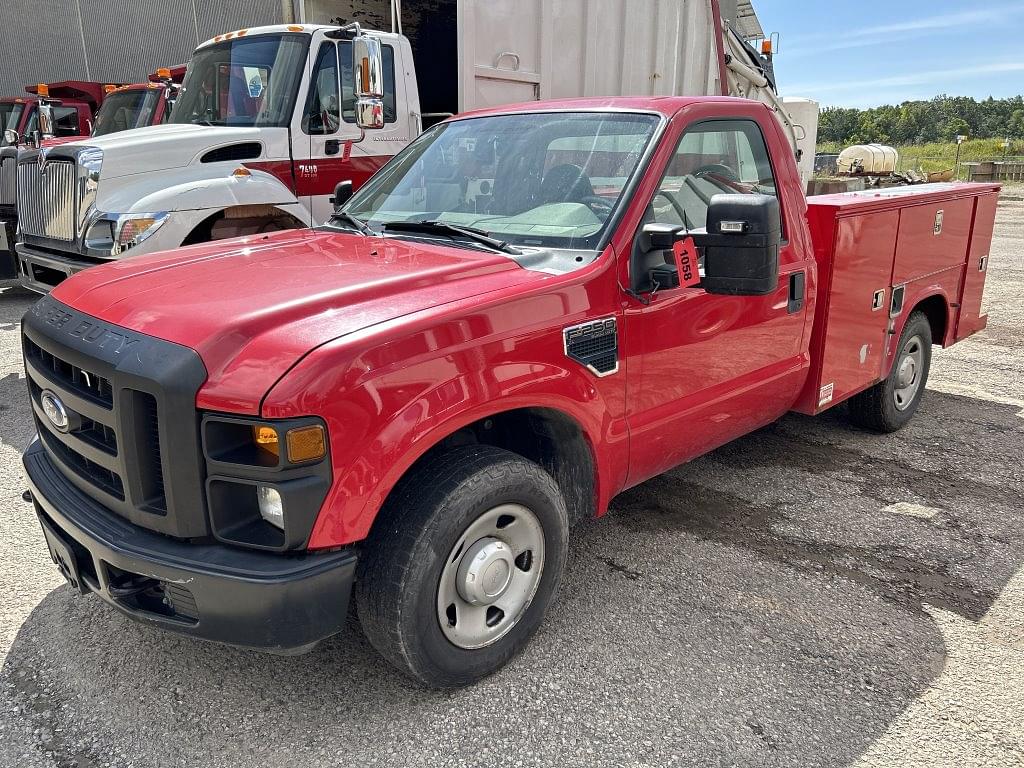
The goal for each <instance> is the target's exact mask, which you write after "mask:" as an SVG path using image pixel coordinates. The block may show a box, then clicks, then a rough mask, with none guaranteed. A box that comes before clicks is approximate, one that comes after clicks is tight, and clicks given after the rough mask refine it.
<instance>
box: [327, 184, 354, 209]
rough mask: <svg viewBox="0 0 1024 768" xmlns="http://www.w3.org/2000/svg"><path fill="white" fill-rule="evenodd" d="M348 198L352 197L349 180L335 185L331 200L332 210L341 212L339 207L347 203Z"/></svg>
mask: <svg viewBox="0 0 1024 768" xmlns="http://www.w3.org/2000/svg"><path fill="white" fill-rule="evenodd" d="M350 197H352V181H351V179H345V181H339V182H338V183H337V184H335V185H334V197H332V198H331V204H332V205H333V206H334V210H336V211H338V210H341V207H342V206H343V205H345V203H347V202H348V199H349V198H350Z"/></svg>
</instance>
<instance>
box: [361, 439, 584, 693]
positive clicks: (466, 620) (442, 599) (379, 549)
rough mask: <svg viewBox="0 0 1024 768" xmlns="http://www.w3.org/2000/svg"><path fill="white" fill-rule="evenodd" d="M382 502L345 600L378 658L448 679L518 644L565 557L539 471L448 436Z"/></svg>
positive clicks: (470, 677) (552, 501) (557, 499)
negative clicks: (352, 603)
mask: <svg viewBox="0 0 1024 768" xmlns="http://www.w3.org/2000/svg"><path fill="white" fill-rule="evenodd" d="M381 514H382V515H384V516H385V517H384V518H383V519H382V520H381V521H380V522H379V523H378V524H377V525H376V526H375V529H374V533H373V534H372V535H371V537H370V539H369V540H368V542H367V547H366V551H365V553H364V556H363V557H362V559H361V563H360V573H359V575H358V578H357V582H356V606H357V610H358V614H359V620H360V623H361V624H362V627H363V631H364V633H365V634H366V636H367V638H368V639H369V640H370V642H371V643H372V644H373V646H374V647H375V648H376V649H377V650H378V651H379V652H380V653H381V654H382V655H383V656H384V657H385V658H386V659H388V661H390V662H391V663H392V664H394V665H395V666H396V667H398V668H399V669H400V670H402V671H404V672H406V673H408V674H410V675H412V676H413V677H415V678H416V679H418V680H420V681H421V682H423V683H424V684H426V685H428V686H431V687H434V688H451V687H456V686H460V685H467V684H469V683H472V682H474V681H476V680H479V679H480V678H482V677H485V676H487V675H489V674H491V673H492V672H494V671H495V670H497V669H499V668H500V667H501V666H502V665H504V664H505V663H507V662H508V661H509V660H510V659H512V658H513V657H514V656H515V655H516V654H518V653H519V652H520V651H521V650H522V649H523V648H524V647H525V646H526V644H527V643H528V642H529V640H530V638H531V637H532V636H533V634H534V632H536V630H537V628H538V627H539V626H540V623H541V621H542V619H543V618H544V614H545V613H546V611H547V608H548V606H549V604H550V603H551V601H552V599H553V597H554V595H555V592H556V590H557V588H558V583H559V581H560V580H561V574H562V569H563V567H564V565H565V556H566V546H567V539H568V530H569V524H568V515H567V513H566V509H565V502H564V500H563V499H562V495H561V493H560V492H559V489H558V486H557V485H556V484H555V481H554V480H553V479H552V478H551V476H550V475H549V474H548V473H547V472H545V471H544V470H543V469H542V468H541V467H539V466H538V465H537V464H534V463H533V462H532V461H529V460H527V459H524V458H522V457H521V456H518V455H517V454H514V453H510V452H508V451H505V450H501V449H499V448H494V447H491V446H482V445H478V446H467V447H462V448H456V449H453V450H451V451H446V452H444V453H441V454H439V455H437V456H434V457H432V458H430V459H428V460H427V461H425V462H424V463H423V465H422V466H420V467H419V468H417V469H414V470H413V471H412V472H411V473H410V474H409V475H408V476H407V477H405V478H403V480H402V481H401V483H400V485H399V486H398V487H397V488H396V489H395V491H394V493H392V495H391V498H390V499H389V501H388V504H387V506H386V508H385V509H383V510H382V511H381Z"/></svg>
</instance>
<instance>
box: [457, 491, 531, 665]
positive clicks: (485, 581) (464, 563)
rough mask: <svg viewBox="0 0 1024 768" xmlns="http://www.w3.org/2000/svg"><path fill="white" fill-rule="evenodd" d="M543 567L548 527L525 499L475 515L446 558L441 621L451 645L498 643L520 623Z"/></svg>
mask: <svg viewBox="0 0 1024 768" xmlns="http://www.w3.org/2000/svg"><path fill="white" fill-rule="evenodd" d="M543 572H544V529H543V528H542V527H541V524H540V520H538V519H537V516H536V515H535V514H534V513H533V512H532V511H531V510H529V509H528V508H527V507H524V506H523V505H521V504H501V505H499V506H497V507H494V508H492V509H489V510H487V511H486V512H484V513H483V514H482V515H480V517H478V518H477V519H476V520H474V521H473V522H472V523H470V524H469V526H468V527H467V528H466V530H465V531H463V532H462V535H461V536H459V539H458V541H456V542H455V546H453V547H452V548H451V551H450V552H449V553H448V557H447V559H446V560H445V562H444V568H443V569H442V571H441V577H440V579H439V582H438V587H437V621H438V623H439V624H440V626H441V631H442V632H443V633H444V636H445V637H446V638H447V639H448V641H449V642H450V643H452V644H453V645H455V646H457V647H459V648H464V649H467V650H472V649H475V648H484V647H485V646H488V645H491V644H492V643H496V642H497V641H498V640H500V639H501V638H502V637H504V636H505V635H506V634H508V633H509V631H511V630H512V628H513V627H514V626H515V625H516V624H518V623H519V621H520V619H522V617H523V615H524V614H525V613H526V610H527V608H529V607H530V603H531V602H533V598H534V596H535V595H536V594H537V588H538V587H539V586H540V580H541V576H542V574H543Z"/></svg>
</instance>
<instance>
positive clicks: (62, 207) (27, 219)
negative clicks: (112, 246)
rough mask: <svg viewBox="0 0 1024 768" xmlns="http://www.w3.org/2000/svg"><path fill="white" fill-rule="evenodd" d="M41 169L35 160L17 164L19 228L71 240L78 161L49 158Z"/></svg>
mask: <svg viewBox="0 0 1024 768" xmlns="http://www.w3.org/2000/svg"><path fill="white" fill-rule="evenodd" d="M44 170H45V172H44V173H40V172H39V164H38V162H37V161H35V160H28V161H26V162H22V163H20V164H19V165H18V220H19V222H20V225H21V231H22V232H24V233H25V234H27V235H35V236H37V237H51V238H53V239H54V240H63V241H66V242H67V241H71V240H74V239H75V235H76V234H77V231H76V229H77V228H76V226H75V202H76V201H75V197H76V196H75V187H76V183H75V182H76V177H77V170H78V168H77V165H76V164H75V163H74V162H71V161H69V160H50V161H49V162H47V163H46V164H45V166H44Z"/></svg>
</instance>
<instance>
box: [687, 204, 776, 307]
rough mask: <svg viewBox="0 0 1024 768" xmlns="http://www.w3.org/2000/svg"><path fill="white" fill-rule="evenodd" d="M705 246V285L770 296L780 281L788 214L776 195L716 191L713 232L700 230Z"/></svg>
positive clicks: (723, 290) (725, 291)
mask: <svg viewBox="0 0 1024 768" xmlns="http://www.w3.org/2000/svg"><path fill="white" fill-rule="evenodd" d="M693 239H694V242H695V243H696V244H697V246H698V247H700V248H703V250H704V277H703V279H702V280H701V287H702V288H704V290H705V291H707V292H708V293H718V294H725V295H730V296H764V295H766V294H769V293H772V292H773V291H775V290H776V289H777V288H778V286H779V245H780V243H781V242H782V214H781V213H780V211H779V201H778V198H776V197H773V196H771V195H742V194H724V195H714V196H713V197H712V198H711V202H710V204H709V205H708V218H707V233H706V234H703V233H702V234H695V235H694V238H693Z"/></svg>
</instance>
